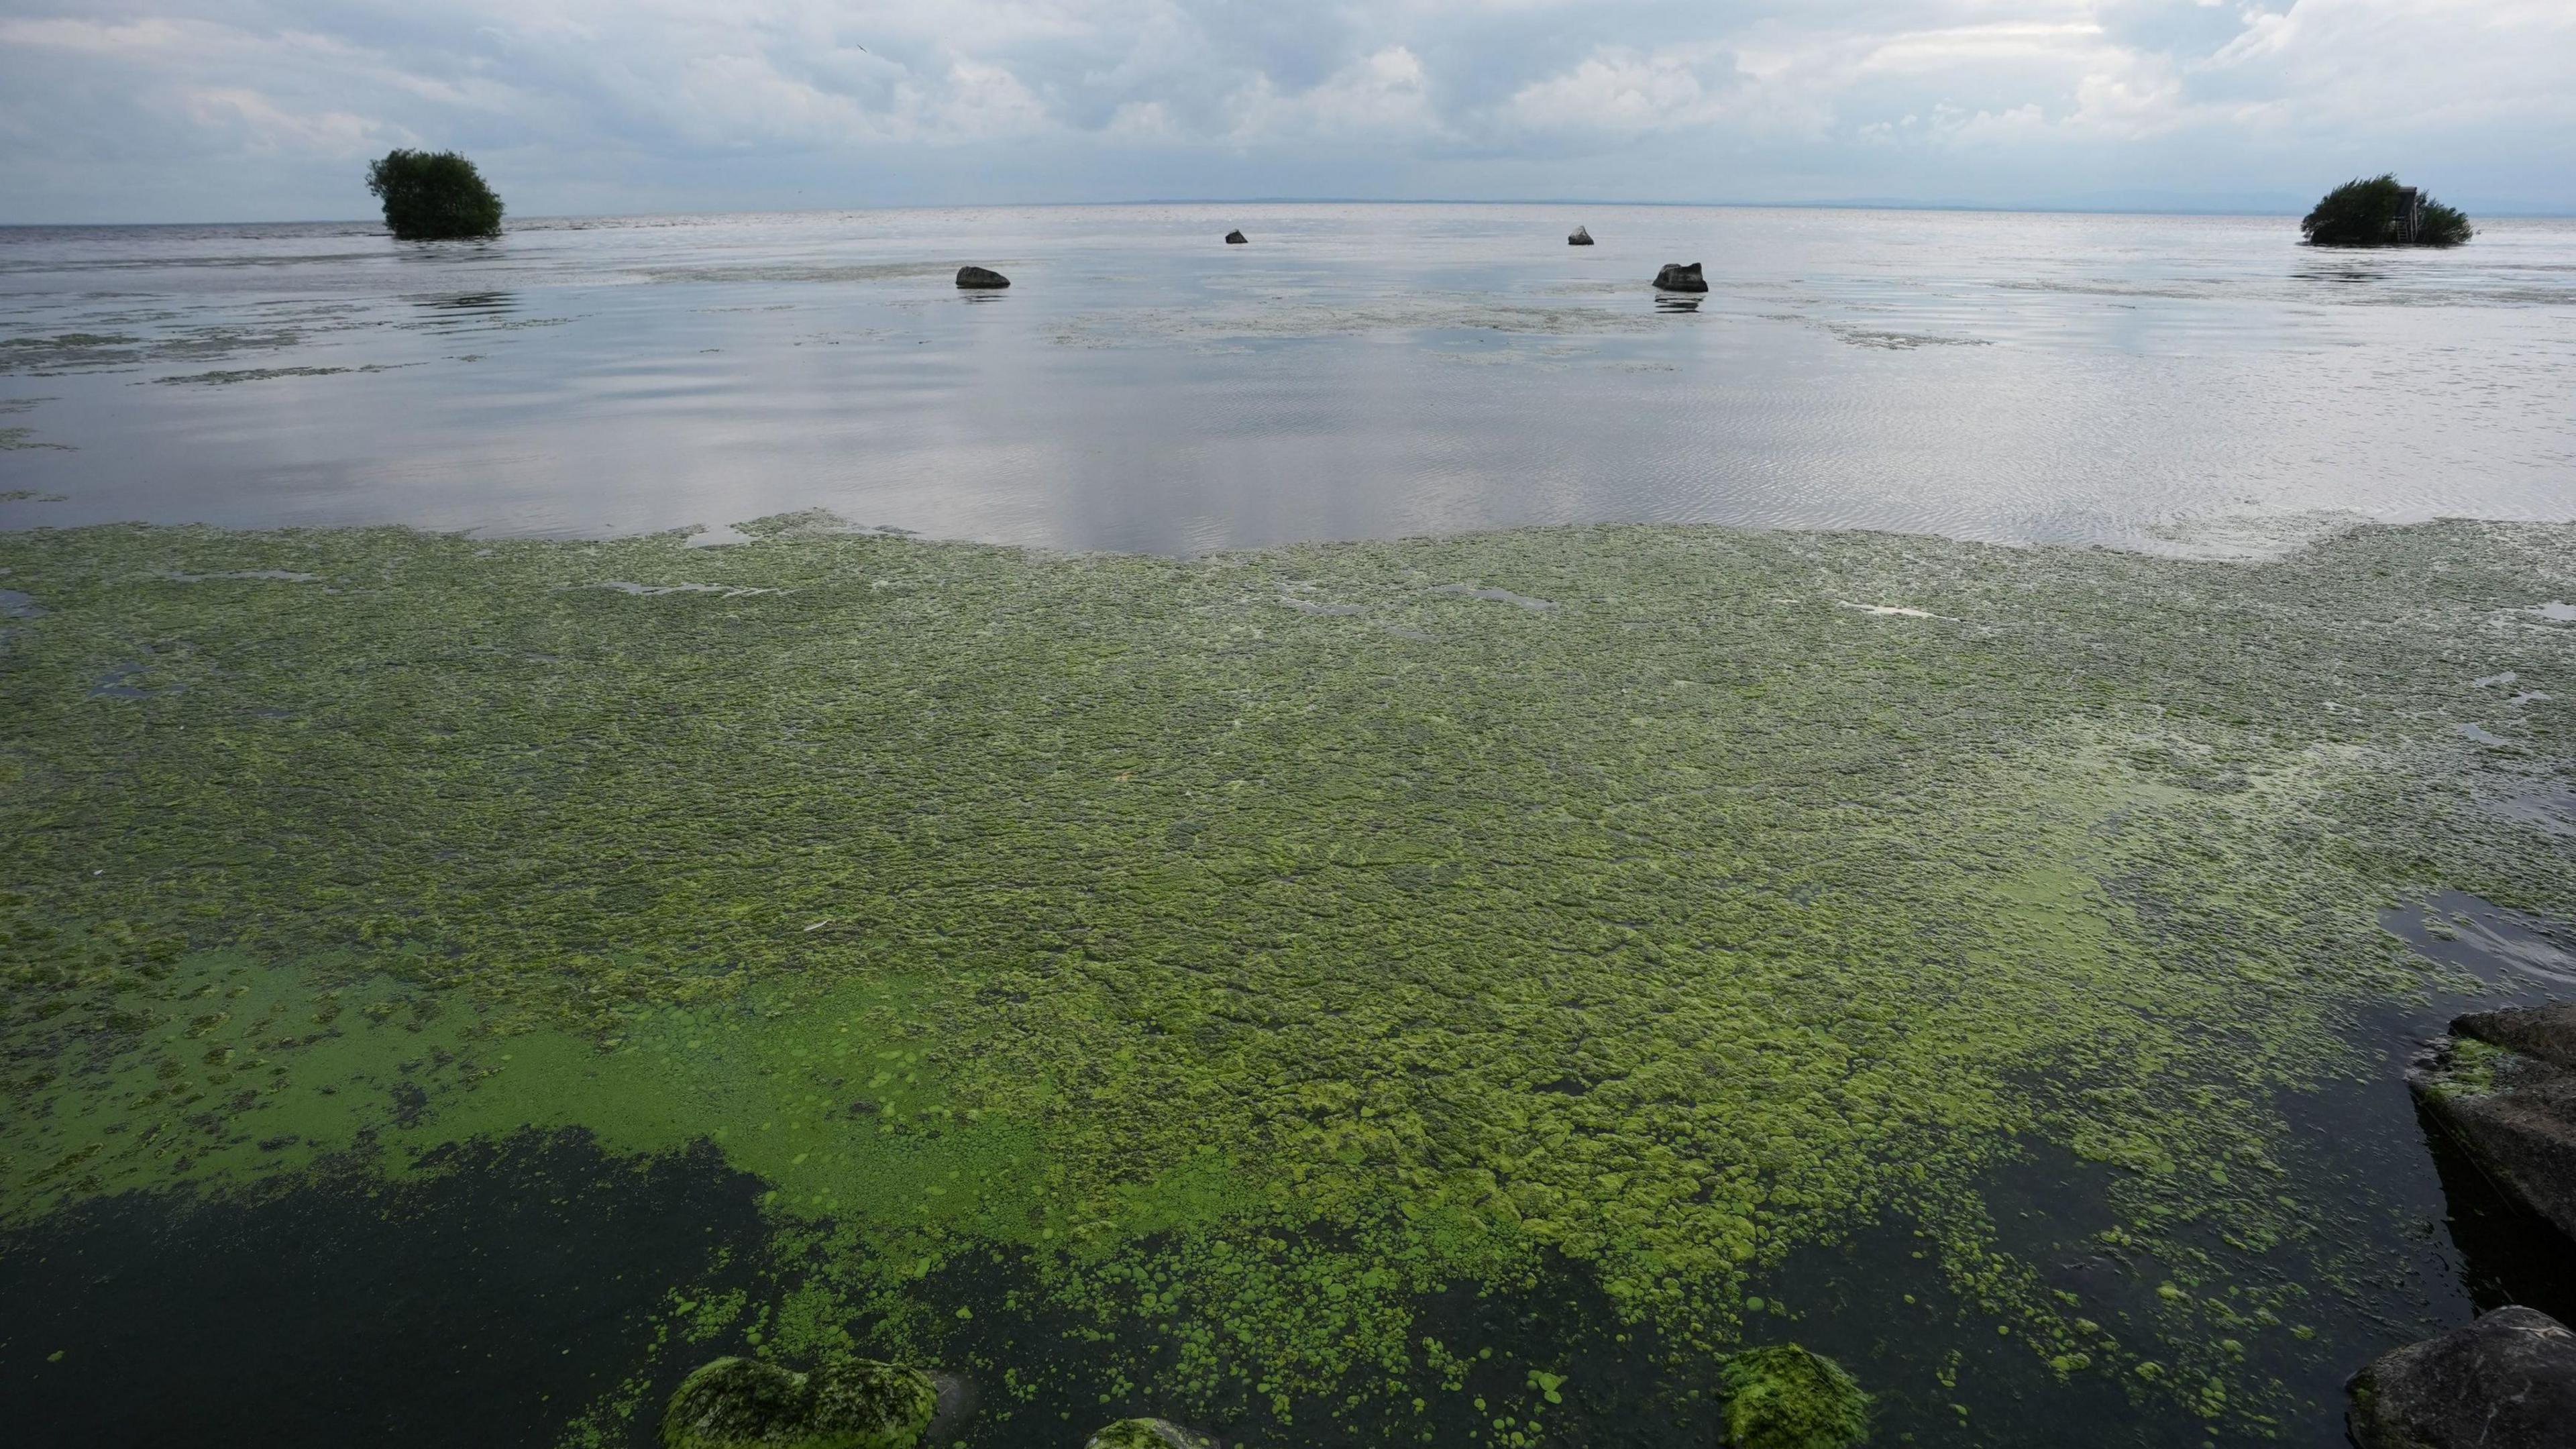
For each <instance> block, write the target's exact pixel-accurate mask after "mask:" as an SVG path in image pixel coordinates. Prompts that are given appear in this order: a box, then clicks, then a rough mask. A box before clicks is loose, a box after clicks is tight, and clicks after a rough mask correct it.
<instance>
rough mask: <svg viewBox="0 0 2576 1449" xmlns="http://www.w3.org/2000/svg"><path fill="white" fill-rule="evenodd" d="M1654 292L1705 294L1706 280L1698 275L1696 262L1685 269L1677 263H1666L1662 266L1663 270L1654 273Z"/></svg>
mask: <svg viewBox="0 0 2576 1449" xmlns="http://www.w3.org/2000/svg"><path fill="white" fill-rule="evenodd" d="M1655 290H1656V291H1658V292H1705V291H1707V290H1708V279H1707V278H1705V277H1702V276H1701V275H1700V274H1699V263H1697V262H1693V263H1691V264H1690V265H1689V266H1687V267H1686V266H1683V265H1682V264H1681V263H1679V262H1666V263H1665V264H1664V269H1663V270H1662V271H1660V272H1657V273H1655Z"/></svg>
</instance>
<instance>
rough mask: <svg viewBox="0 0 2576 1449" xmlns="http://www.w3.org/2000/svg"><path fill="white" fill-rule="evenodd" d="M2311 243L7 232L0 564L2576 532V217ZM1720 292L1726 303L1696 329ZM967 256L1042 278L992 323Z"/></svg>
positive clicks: (827, 216) (894, 225) (1431, 224)
mask: <svg viewBox="0 0 2576 1449" xmlns="http://www.w3.org/2000/svg"><path fill="white" fill-rule="evenodd" d="M1577 223H1582V224H1585V225H1588V226H1589V228H1590V229H1591V232H1592V234H1593V235H1594V236H1595V237H1597V238H1598V239H1599V245H1597V246H1594V247H1590V248H1574V247H1568V246H1567V245H1566V244H1565V240H1564V238H1565V234H1566V233H1567V231H1568V230H1570V229H1571V228H1572V227H1573V226H1574V225H1576V224H1577ZM1236 226H1240V227H1242V228H1243V229H1244V230H1245V231H1246V232H1247V233H1249V234H1250V236H1251V242H1250V244H1249V245H1245V246H1232V247H1230V246H1226V245H1224V244H1223V243H1222V242H1221V241H1220V240H1219V238H1220V237H1222V236H1223V234H1224V233H1225V231H1226V230H1227V229H1228V228H1230V227H1236ZM2296 240H2297V228H2296V226H2295V224H2294V223H2292V222H2290V221H2288V220H2285V219H2281V218H2229V217H2138V216H2078V215H2017V214H1982V213H1939V212H1869V211H1790V210H1778V211H1766V210H1750V209H1698V208H1660V207H1632V208H1623V207H1602V206H1464V205H1459V206H1450V205H1432V206H1391V205H1286V206H1242V207H1233V208H1219V207H1211V206H1199V205H1189V206H1179V205H1174V206H1126V207H1070V208H1031V209H1016V210H1012V209H990V210H946V211H859V212H843V213H803V214H795V215H777V216H719V217H664V218H636V219H626V220H605V221H542V220H539V221H527V222H521V223H517V224H514V225H513V227H512V228H511V230H510V231H509V233H508V234H507V235H505V236H503V237H502V238H500V239H499V240H497V241H493V242H488V243H452V244H433V245H420V244H404V243H398V242H395V241H392V240H390V239H388V238H386V237H385V236H383V235H381V234H380V232H379V231H378V229H377V228H376V227H374V226H373V225H372V224H316V225H281V226H223V227H100V228H21V229H11V230H0V495H11V496H9V497H7V498H6V499H5V501H0V526H6V527H27V526H35V525H41V524H74V523H86V522H95V521H102V520H112V519H145V520H151V521H157V522H180V521H199V520H201V521H207V522H214V523H220V524H227V525H273V524H341V523H381V522H399V523H409V524H416V525H422V526H426V527H432V528H439V529H473V530H483V531H489V532H494V533H513V534H541V535H580V534H614V533H630V532H638V531H650V530H660V529H670V528H687V527H698V526H704V527H707V528H710V529H716V530H719V531H718V532H715V533H712V534H710V539H711V540H720V539H722V538H724V537H725V536H726V535H725V534H724V533H723V532H721V531H720V530H721V528H722V526H723V525H725V524H728V523H731V522H736V521H740V520H744V519H749V518H754V517H758V516H761V515H765V514H772V513H778V512H783V511H788V510H798V509H808V508H823V509H828V510H830V511H832V512H834V513H836V514H838V515H840V516H842V517H844V518H846V519H848V520H850V521H852V522H855V523H860V524H868V525H877V526H889V527H899V528H906V529H912V530H916V531H919V532H922V533H927V534H933V535H939V536H947V537H965V538H976V539H984V540H992V541H1001V542H1013V543H1028V544H1040V545H1050V546H1058V547H1070V548H1081V549H1139V550H1154V551H1163V552H1176V553H1181V552H1193V551H1199V550H1206V549H1215V548H1225V547H1234V546H1244V545H1259V544H1268V543H1276V542H1283V541H1289V540H1299V539H1316V538H1346V537H1357V536H1375V535H1402V534H1416V533H1426V532H1451V531H1460V530H1469V529H1481V528H1491V527H1498V526H1509V525H1514V524H1524V523H1546V522H1566V521H1581V520H1675V521H1685V520H1686V521H1695V522H1718V523H1734V524H1750V525H1764V526H1791V527H1828V526H1829V527H1869V528H1881V529H1895V530H1912V531H1928V532H1938V533H1943V534H1949V535H1953V536H1958V537H1966V538H1976V539H1990V540H2001V541H2027V542H2058V543H2075V542H2097V543H2105V544H2112V545H2117V546H2124V547H2135V548H2152V549H2190V550H2207V551H2219V552H2226V551H2230V550H2235V549H2241V548H2254V549H2260V548H2264V547H2268V546H2273V545H2276V544H2278V543H2279V542H2281V541H2283V540H2285V539H2289V538H2295V537H2298V536H2301V535H2303V534H2304V533H2305V532H2308V531H2312V530H2313V529H2314V528H2315V527H2317V526H2319V525H2321V524H2324V523H2328V522H2331V521H2332V520H2333V519H2334V518H2336V517H2341V516H2351V515H2359V516H2365V517H2371V518H2379V519H2388V520H2411V519H2420V518H2426V517H2432V516H2438V515H2473V516H2481V517H2492V518H2511V519H2535V518H2536V519H2566V518H2570V517H2576V407H2571V406H2570V399H2571V398H2576V222H2569V221H2497V222H2493V223H2489V224H2488V225H2487V226H2486V227H2485V229H2484V231H2483V232H2482V234H2481V235H2480V236H2479V237H2478V239H2477V240H2476V241H2475V242H2474V243H2472V244H2471V245H2470V246H2468V247H2465V248H2463V249H2460V250H2458V251H2453V252H2443V253H2430V252H2426V253H2408V254H2352V253H2333V252H2318V251H2311V250H2308V249H2304V248H2302V247H2300V246H2298V245H2297V244H2296ZM1693 260H1696V261H1701V262H1704V263H1706V265H1707V271H1708V277H1709V281H1710V287H1711V290H1710V292H1709V293H1708V295H1707V296H1706V298H1705V299H1704V300H1703V301H1702V302H1701V303H1700V305H1699V306H1698V307H1697V309H1696V310H1675V309H1672V308H1670V307H1668V306H1665V305H1659V302H1658V298H1657V296H1656V294H1655V292H1654V291H1653V289H1652V287H1651V286H1650V279H1651V278H1652V277H1653V276H1654V273H1655V271H1656V268H1657V267H1658V266H1659V265H1660V264H1661V263H1663V262H1667V261H1693ZM965 262H977V263H983V264H987V265H991V266H995V267H998V268H1000V269H1001V270H1003V271H1005V272H1007V273H1008V274H1010V276H1011V277H1012V279H1013V281H1014V283H1015V285H1014V286H1013V287H1012V288H1011V289H1010V290H1009V291H1008V292H1004V293H981V294H977V293H961V292H959V291H957V290H956V289H955V288H954V286H953V285H952V284H951V279H952V277H953V275H954V272H955V270H956V268H957V266H958V265H959V264H961V263H965Z"/></svg>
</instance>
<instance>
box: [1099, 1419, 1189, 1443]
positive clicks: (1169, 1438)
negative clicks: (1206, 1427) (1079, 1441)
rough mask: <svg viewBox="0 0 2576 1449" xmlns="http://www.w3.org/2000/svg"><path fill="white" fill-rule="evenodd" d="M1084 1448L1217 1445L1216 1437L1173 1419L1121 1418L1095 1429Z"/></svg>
mask: <svg viewBox="0 0 2576 1449" xmlns="http://www.w3.org/2000/svg"><path fill="white" fill-rule="evenodd" d="M1082 1449H1216V1441H1215V1440H1214V1439H1211V1438H1209V1437H1208V1436H1207V1435H1205V1434H1202V1433H1200V1432H1199V1431H1198V1430H1196V1429H1184V1428H1182V1427H1181V1426H1180V1425H1178V1424H1175V1423H1173V1422H1172V1421H1171V1420H1169V1419H1121V1420H1119V1421H1118V1422H1117V1423H1115V1424H1112V1425H1110V1426H1109V1427H1107V1428H1105V1429H1102V1430H1099V1431H1098V1432H1096V1433H1094V1434H1093V1435H1092V1436H1091V1438H1090V1439H1089V1440H1088V1441H1087V1442H1085V1443H1084V1445H1083V1446H1082Z"/></svg>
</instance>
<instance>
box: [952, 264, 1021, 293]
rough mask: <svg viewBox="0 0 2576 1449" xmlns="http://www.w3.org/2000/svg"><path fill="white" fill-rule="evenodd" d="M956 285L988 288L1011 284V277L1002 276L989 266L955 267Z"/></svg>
mask: <svg viewBox="0 0 2576 1449" xmlns="http://www.w3.org/2000/svg"><path fill="white" fill-rule="evenodd" d="M957 285H959V286H961V287H970V288H983V289H990V288H994V287H1007V286H1009V285H1011V279H1010V278H1008V277H1006V276H1003V275H1002V274H1001V273H999V272H997V271H994V270H993V269H992V268H990V267H959V268H958V269H957Z"/></svg>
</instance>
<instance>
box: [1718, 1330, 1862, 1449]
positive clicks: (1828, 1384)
mask: <svg viewBox="0 0 2576 1449" xmlns="http://www.w3.org/2000/svg"><path fill="white" fill-rule="evenodd" d="M1719 1373H1720V1377H1721V1378H1722V1379H1723V1381H1724V1383H1725V1386H1726V1443H1727V1445H1728V1446H1729V1449H1844V1446H1846V1445H1851V1444H1858V1443H1860V1442H1862V1441H1863V1440H1865V1439H1867V1438H1868V1437H1869V1395H1868V1394H1867V1393H1864V1392H1863V1391H1862V1390H1861V1386H1860V1384H1859V1383H1858V1382H1856V1381H1855V1380H1854V1379H1853V1378H1852V1376H1851V1375H1850V1374H1848V1373H1846V1372H1844V1371H1843V1366H1842V1365H1841V1364H1838V1363H1836V1362H1834V1361H1833V1360H1832V1359H1829V1358H1827V1357H1825V1356H1824V1355H1823V1354H1820V1353H1817V1352H1815V1351H1813V1350H1812V1349H1807V1348H1802V1347H1800V1346H1799V1345H1797V1344H1794V1343H1781V1344H1772V1345H1770V1346H1768V1347H1764V1348H1754V1349H1747V1350H1745V1351H1744V1352H1742V1353H1738V1354H1730V1355H1728V1357H1727V1359H1726V1362H1725V1364H1724V1366H1723V1367H1722V1368H1721V1369H1720V1370H1719Z"/></svg>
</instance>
